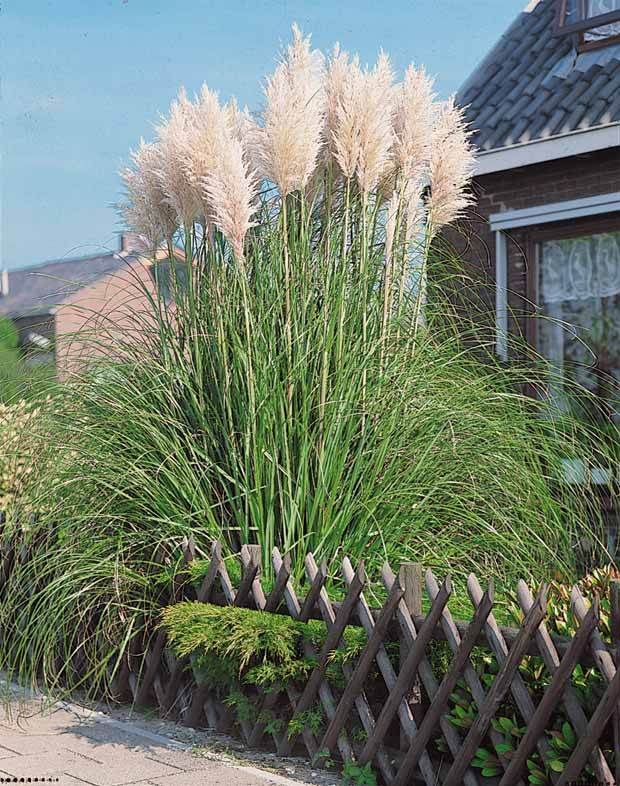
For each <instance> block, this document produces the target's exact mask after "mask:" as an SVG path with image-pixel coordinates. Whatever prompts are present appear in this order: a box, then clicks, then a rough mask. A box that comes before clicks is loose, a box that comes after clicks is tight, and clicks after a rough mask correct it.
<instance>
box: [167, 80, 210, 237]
mask: <svg viewBox="0 0 620 786" xmlns="http://www.w3.org/2000/svg"><path fill="white" fill-rule="evenodd" d="M195 124H196V118H195V107H194V105H193V104H192V103H191V101H190V100H189V99H188V98H187V95H186V94H185V90H184V89H183V88H181V90H180V91H179V95H178V98H177V100H176V101H173V103H172V105H171V107H170V116H169V117H168V118H167V119H164V122H163V123H161V125H159V126H158V127H157V133H158V136H159V142H160V145H161V151H162V156H161V168H160V171H159V178H160V181H161V185H162V188H163V191H164V193H165V195H166V199H167V200H168V203H169V204H170V206H171V207H172V208H173V209H174V211H175V212H176V214H177V218H178V220H179V222H180V223H183V224H185V225H186V226H188V225H190V224H192V223H193V222H194V220H195V219H196V218H198V217H199V215H200V212H201V207H200V202H199V198H198V194H197V192H196V190H195V188H193V187H192V183H191V182H190V180H189V178H188V176H187V166H186V165H187V152H188V150H189V149H190V148H191V141H190V140H191V136H192V130H193V128H194V127H195Z"/></svg>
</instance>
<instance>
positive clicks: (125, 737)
mask: <svg viewBox="0 0 620 786" xmlns="http://www.w3.org/2000/svg"><path fill="white" fill-rule="evenodd" d="M71 732H72V733H73V734H75V735H79V736H81V737H87V738H88V739H91V740H93V741H94V742H105V743H108V744H117V745H120V746H122V747H123V748H124V749H125V750H137V751H159V750H161V751H164V750H168V746H166V745H165V744H164V743H163V742H157V741H155V740H153V739H152V738H151V737H148V736H146V735H142V734H140V732H139V731H135V732H134V731H128V730H127V729H125V728H122V727H119V726H116V725H114V724H111V723H105V722H102V721H100V720H99V721H97V720H94V721H91V722H89V723H84V724H82V725H81V726H79V727H76V728H75V729H72V730H71Z"/></svg>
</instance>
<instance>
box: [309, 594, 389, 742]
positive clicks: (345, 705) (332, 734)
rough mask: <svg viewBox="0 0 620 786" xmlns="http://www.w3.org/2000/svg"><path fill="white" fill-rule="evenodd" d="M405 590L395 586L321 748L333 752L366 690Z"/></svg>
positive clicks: (358, 662)
mask: <svg viewBox="0 0 620 786" xmlns="http://www.w3.org/2000/svg"><path fill="white" fill-rule="evenodd" d="M403 595H404V590H403V589H402V587H400V586H398V585H397V584H395V585H394V586H393V587H392V590H391V592H390V594H389V596H388V599H387V600H386V602H385V604H384V606H383V608H382V609H381V612H380V614H379V617H378V619H377V621H376V623H375V627H374V628H373V631H372V635H371V636H370V638H369V639H368V642H367V643H366V646H365V647H364V651H363V652H362V654H361V655H360V657H359V660H358V661H357V665H356V666H355V668H354V670H353V674H352V675H351V678H350V679H349V681H348V683H347V687H346V688H345V690H344V693H343V694H342V697H341V699H340V702H339V704H338V706H337V707H336V714H335V715H334V717H333V718H332V719H331V721H330V724H329V726H328V727H327V730H326V732H325V734H324V735H323V739H322V740H321V748H327V749H328V750H332V749H333V748H334V747H335V745H336V742H337V740H338V735H339V733H340V730H341V729H342V727H343V726H344V724H345V723H346V720H347V718H348V716H349V713H350V711H351V709H352V708H353V705H354V703H355V699H356V697H357V696H358V695H359V694H360V693H361V692H362V690H363V688H364V681H365V679H366V677H367V676H368V672H369V671H370V669H371V668H372V664H373V661H374V659H375V655H376V654H377V652H378V650H379V647H380V646H381V645H382V644H383V639H384V637H385V634H386V633H387V630H388V626H389V625H390V623H391V621H392V615H393V614H394V611H395V610H396V607H397V606H398V603H399V602H400V600H401V599H402V598H403Z"/></svg>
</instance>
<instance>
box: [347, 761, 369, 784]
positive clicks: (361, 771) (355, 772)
mask: <svg viewBox="0 0 620 786" xmlns="http://www.w3.org/2000/svg"><path fill="white" fill-rule="evenodd" d="M342 783H343V786H377V776H376V775H375V773H374V772H373V769H372V765H371V764H370V762H369V763H368V764H365V765H364V766H363V767H362V766H361V765H360V764H357V763H356V762H354V761H345V763H344V766H343V768H342Z"/></svg>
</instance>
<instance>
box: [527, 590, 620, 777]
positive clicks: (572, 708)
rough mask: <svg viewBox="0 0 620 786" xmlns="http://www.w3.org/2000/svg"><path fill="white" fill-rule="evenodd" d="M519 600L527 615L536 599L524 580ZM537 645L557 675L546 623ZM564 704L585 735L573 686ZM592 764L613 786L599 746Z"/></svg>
mask: <svg viewBox="0 0 620 786" xmlns="http://www.w3.org/2000/svg"><path fill="white" fill-rule="evenodd" d="M517 600H518V601H519V605H520V606H521V609H522V610H523V613H524V614H527V613H528V611H529V610H530V609H531V607H532V605H533V603H534V598H533V597H532V594H531V592H530V590H529V588H528V586H527V584H526V583H525V582H524V581H523V580H521V581H519V583H518V584H517ZM536 644H537V646H538V650H539V652H540V656H541V657H542V659H543V662H544V664H545V666H546V667H547V669H549V671H550V673H551V674H555V672H556V671H557V670H558V668H559V667H560V656H559V654H558V651H557V649H556V647H555V644H554V643H553V639H552V638H551V636H550V635H549V631H548V630H547V628H546V626H545V623H544V622H542V623H541V624H540V626H539V628H538V630H537V631H536ZM562 703H563V705H564V708H565V710H566V714H567V716H568V719H569V720H570V722H571V724H572V726H573V728H574V730H575V731H576V733H577V734H578V735H581V734H585V731H586V727H587V725H588V719H587V717H586V714H585V712H584V711H583V707H582V706H581V702H580V701H579V698H578V697H577V695H576V693H575V691H574V690H573V688H572V686H571V685H567V686H566V688H565V690H564V694H563V695H562ZM590 762H591V764H592V767H593V768H594V773H595V775H596V777H597V779H598V781H599V782H600V783H601V784H604V786H613V784H614V777H613V775H612V773H611V770H610V769H609V765H608V763H607V760H606V759H605V756H604V755H603V752H602V751H601V749H600V748H599V747H598V746H595V747H594V748H593V750H592V753H591V754H590Z"/></svg>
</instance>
